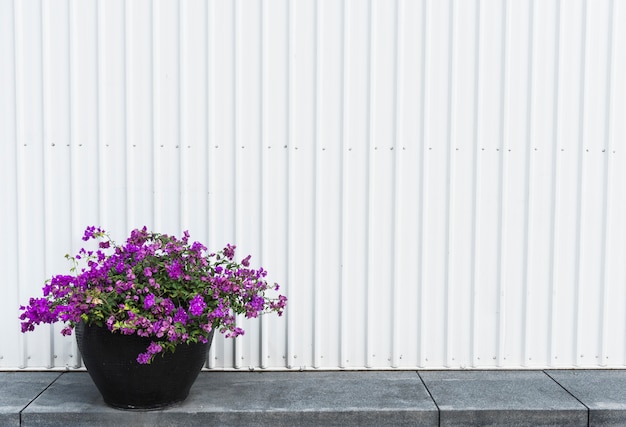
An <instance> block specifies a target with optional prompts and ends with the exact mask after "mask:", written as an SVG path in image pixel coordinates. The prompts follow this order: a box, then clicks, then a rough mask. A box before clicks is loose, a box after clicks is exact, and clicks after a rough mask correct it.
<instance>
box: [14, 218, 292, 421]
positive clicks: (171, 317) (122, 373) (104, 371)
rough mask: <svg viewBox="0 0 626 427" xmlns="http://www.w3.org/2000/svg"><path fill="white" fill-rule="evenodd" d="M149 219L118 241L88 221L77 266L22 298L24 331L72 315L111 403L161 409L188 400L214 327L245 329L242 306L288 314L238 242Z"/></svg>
mask: <svg viewBox="0 0 626 427" xmlns="http://www.w3.org/2000/svg"><path fill="white" fill-rule="evenodd" d="M189 237H190V236H189V233H188V232H185V233H184V235H183V237H182V238H177V237H175V236H170V235H166V234H160V233H156V232H150V231H148V230H147V229H146V227H143V228H142V229H135V230H133V231H132V232H131V233H130V236H129V237H128V239H127V240H126V243H125V244H124V245H118V244H116V243H115V242H114V241H113V240H112V239H111V237H110V235H109V234H108V233H107V232H105V231H104V230H102V229H101V228H99V227H93V226H92V227H87V229H86V230H85V233H84V235H83V240H84V241H88V240H91V239H94V240H97V241H98V242H99V244H98V247H97V249H96V250H86V249H85V248H82V249H81V250H80V251H79V253H78V254H77V255H75V256H70V255H66V258H67V259H68V260H70V261H71V262H72V263H73V267H72V269H71V272H72V274H71V275H56V276H53V277H52V278H51V279H50V280H48V281H47V282H46V285H45V286H44V287H43V297H40V298H31V299H30V301H29V304H28V305H27V306H21V307H20V310H21V311H22V313H21V315H20V319H21V320H22V323H21V325H22V332H27V331H32V330H34V327H35V325H38V324H40V323H55V322H59V321H60V322H65V324H66V326H65V327H64V328H63V329H62V331H61V333H62V334H63V335H70V334H71V333H72V330H73V329H75V330H76V339H77V342H78V346H79V349H80V351H81V354H82V357H83V360H84V362H85V366H86V368H87V371H88V372H89V374H90V376H91V378H92V379H93V381H94V383H95V384H96V386H97V387H98V389H99V390H100V392H101V394H102V395H103V398H104V400H105V402H106V403H107V404H109V405H111V406H114V407H118V408H126V409H155V408H161V407H164V406H168V405H170V404H173V403H176V402H180V401H182V400H184V399H185V398H186V397H187V395H188V393H189V389H190V388H191V385H192V384H193V382H194V381H195V379H196V378H197V376H198V373H199V372H200V370H201V368H202V366H203V365H204V362H205V360H206V352H207V350H208V347H209V346H210V343H211V340H212V337H213V333H214V331H215V330H219V331H220V332H221V333H223V334H225V336H226V337H236V336H238V335H242V334H243V333H244V331H243V330H242V329H241V328H240V327H238V326H237V324H236V321H235V319H236V315H238V314H241V315H245V316H246V317H248V318H252V317H257V316H258V315H259V314H262V313H268V312H276V313H278V315H279V316H280V315H281V314H282V313H283V310H284V308H285V304H286V301H287V298H285V296H283V295H276V297H274V298H270V297H269V296H267V295H266V292H267V291H270V292H272V291H277V290H278V289H279V286H278V285H277V284H273V285H270V284H268V283H267V281H266V280H265V277H266V271H265V270H264V269H262V268H259V269H253V268H251V267H250V256H247V257H245V258H243V259H242V260H240V261H236V259H235V246H232V245H226V247H225V248H224V249H223V250H221V251H219V252H217V253H207V248H206V247H205V246H204V245H203V244H201V243H199V242H193V243H190V240H189Z"/></svg>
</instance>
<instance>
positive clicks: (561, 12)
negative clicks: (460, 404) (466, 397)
mask: <svg viewBox="0 0 626 427" xmlns="http://www.w3.org/2000/svg"><path fill="white" fill-rule="evenodd" d="M625 23H626V1H625V0H586V1H585V0H568V1H564V0H541V1H539V0H534V1H533V0H525V1H511V0H508V1H507V0H447V1H434V0H430V1H428V0H423V1H422V0H395V1H389V0H342V1H338V0H232V1H217V0H214V1H204V0H179V1H156V0H155V1H151V0H132V1H131V0H126V1H124V0H106V1H105V0H65V1H50V0H13V1H12V0H0V61H1V62H0V150H1V152H0V154H1V168H0V174H1V175H0V177H1V179H2V185H1V186H0V197H1V200H2V208H1V209H0V224H1V227H2V231H1V233H0V234H1V235H2V240H1V242H2V243H1V244H0V262H1V263H2V272H3V283H2V285H1V286H2V298H1V299H0V319H1V321H0V325H2V326H0V333H1V339H0V346H1V347H0V368H1V369H16V368H30V369H40V368H50V367H55V368H65V367H70V368H71V367H76V366H79V360H77V359H78V353H77V349H76V346H75V344H74V342H73V340H72V339H67V338H63V337H61V335H60V334H59V333H58V331H59V329H60V327H54V328H50V329H46V328H41V330H40V331H38V332H36V333H31V334H28V335H22V334H20V333H19V325H18V320H17V313H18V311H17V307H18V305H20V304H23V303H25V302H26V301H27V299H28V297H29V296H33V295H38V294H39V292H40V288H41V286H42V285H43V281H44V279H46V278H47V277H49V276H50V275H52V274H57V273H61V272H65V271H67V268H68V266H67V264H66V262H65V260H64V259H63V255H64V254H65V253H67V252H72V253H75V252H76V251H77V250H78V249H79V248H80V244H81V243H82V242H81V241H80V237H81V235H82V231H83V229H84V227H85V226H86V225H101V226H102V227H104V228H106V229H108V230H110V231H111V232H112V233H113V235H114V236H115V237H116V238H117V239H120V240H121V239H123V238H124V237H125V236H126V234H127V232H128V231H129V230H130V229H131V228H134V227H137V226H142V225H144V224H145V225H147V226H149V227H150V228H154V229H157V230H159V231H163V232H168V233H180V232H181V231H182V230H185V229H189V231H190V232H191V235H192V237H193V238H195V239H197V240H201V241H205V242H208V243H209V245H210V246H211V247H212V248H215V249H217V248H219V247H222V245H224V244H225V243H227V242H232V243H235V244H237V245H238V247H239V248H240V249H241V251H242V253H241V255H245V254H247V253H251V254H252V255H253V261H255V260H256V262H257V263H258V264H261V265H263V266H264V267H265V268H266V269H268V270H269V272H270V275H271V279H273V280H275V281H278V282H279V283H281V284H282V285H283V290H284V291H285V292H286V294H287V296H288V297H289V307H288V310H287V312H286V316H285V317H283V318H277V317H266V318H263V319H262V320H261V321H260V322H259V321H256V322H246V321H244V322H243V324H244V327H245V328H246V329H247V334H246V335H245V336H244V337H241V338H238V340H237V341H225V340H224V339H223V338H222V337H219V338H216V340H215V342H214V346H213V348H212V350H211V355H210V358H209V361H208V364H207V366H208V367H209V368H215V369H223V368H226V369H229V368H245V369H248V368H268V369H284V368H292V369H301V368H304V369H309V368H329V369H334V368H344V369H352V368H373V369H384V368H415V367H425V368H439V367H452V368H458V367H507V368H509V367H545V366H548V367H570V366H591V367H597V366H609V367H618V366H619V367H623V366H624V365H625V364H626V341H625V340H624V337H625V333H626V263H625V262H624V260H625V259H626V202H625V201H626V145H625V139H626V120H625V117H626V79H624V78H623V76H625V75H626V25H624V24H625Z"/></svg>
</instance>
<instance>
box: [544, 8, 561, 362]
mask: <svg viewBox="0 0 626 427" xmlns="http://www.w3.org/2000/svg"><path fill="white" fill-rule="evenodd" d="M560 32H561V0H557V2H556V12H555V24H554V38H555V52H554V53H555V54H554V58H555V67H554V80H553V90H554V94H553V97H554V109H553V115H552V122H553V126H554V129H553V134H552V144H553V145H552V147H553V148H552V157H553V159H552V173H553V176H552V194H553V197H552V206H551V207H550V210H551V213H552V217H551V219H550V228H551V230H552V234H551V236H550V296H549V298H550V302H549V310H550V329H549V331H548V336H549V341H550V343H549V351H548V356H547V358H548V361H551V360H553V359H554V358H555V357H558V356H557V355H556V352H555V345H554V342H555V335H557V333H556V330H555V323H556V316H557V312H556V310H557V307H556V296H557V294H558V288H557V286H556V284H557V283H558V277H559V272H558V267H557V263H556V260H557V259H558V255H559V254H558V246H557V221H558V218H559V217H560V214H561V211H560V209H559V207H560V203H559V202H560V201H561V197H560V186H559V175H560V172H561V167H560V161H559V158H560V157H559V142H560V135H559V127H560V123H561V122H560V120H559V113H560V108H559V107H560V106H559V98H560V96H559V89H560V87H559V73H560V70H561V66H560V59H561V39H560Z"/></svg>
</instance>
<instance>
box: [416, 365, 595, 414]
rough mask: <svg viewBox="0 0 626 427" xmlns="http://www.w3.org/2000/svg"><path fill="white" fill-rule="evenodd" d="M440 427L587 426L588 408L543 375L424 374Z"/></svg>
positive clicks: (461, 372) (516, 373)
mask: <svg viewBox="0 0 626 427" xmlns="http://www.w3.org/2000/svg"><path fill="white" fill-rule="evenodd" d="M419 374H420V376H421V377H422V379H423V380H424V384H426V387H427V388H428V390H429V391H430V393H431V395H432V397H433V399H434V400H435V403H436V404H437V406H438V407H439V410H440V413H439V417H440V421H441V424H440V425H441V426H478V425H480V426H510V425H515V426H586V425H587V416H588V413H587V408H586V407H585V406H584V405H582V404H581V403H580V402H579V401H578V400H576V399H575V398H574V397H572V396H571V395H570V394H569V393H568V392H567V391H565V390H564V389H563V388H562V387H560V386H559V385H558V384H557V383H556V382H554V380H552V379H551V378H550V377H549V376H548V375H546V374H545V373H543V372H540V371H425V372H421V371H420V373H419Z"/></svg>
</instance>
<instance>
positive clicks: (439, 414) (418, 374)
mask: <svg viewBox="0 0 626 427" xmlns="http://www.w3.org/2000/svg"><path fill="white" fill-rule="evenodd" d="M415 373H416V374H417V377H418V378H419V379H420V381H421V382H422V385H423V386H424V388H425V389H426V392H427V393H428V395H429V396H430V400H432V401H433V403H434V404H435V407H436V408H437V426H439V427H441V409H440V408H439V404H438V403H437V401H436V400H435V398H434V397H433V394H432V393H431V392H430V390H429V389H428V386H427V385H426V383H425V382H424V379H423V378H422V376H421V375H420V372H419V371H415Z"/></svg>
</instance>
